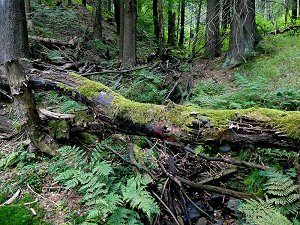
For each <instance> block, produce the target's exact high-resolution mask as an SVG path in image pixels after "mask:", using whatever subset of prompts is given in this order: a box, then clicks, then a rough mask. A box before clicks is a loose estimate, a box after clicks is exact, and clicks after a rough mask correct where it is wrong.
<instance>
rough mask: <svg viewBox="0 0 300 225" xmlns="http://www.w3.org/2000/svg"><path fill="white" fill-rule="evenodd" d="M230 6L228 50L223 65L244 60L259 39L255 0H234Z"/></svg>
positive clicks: (234, 64) (234, 63) (232, 64)
mask: <svg viewBox="0 0 300 225" xmlns="http://www.w3.org/2000/svg"><path fill="white" fill-rule="evenodd" d="M232 8H233V9H232V11H233V18H232V23H231V31H230V41H229V51H228V53H227V57H226V61H225V62H224V67H226V66H236V65H239V64H241V63H243V62H245V61H246V58H247V57H248V56H249V55H251V54H252V52H253V51H254V49H255V47H256V46H257V44H258V41H259V37H258V32H257V28H256V22H255V0H234V1H233V3H232Z"/></svg>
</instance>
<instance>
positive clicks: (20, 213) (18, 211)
mask: <svg viewBox="0 0 300 225" xmlns="http://www.w3.org/2000/svg"><path fill="white" fill-rule="evenodd" d="M0 224H1V225H28V224H31V225H38V224H40V221H39V219H38V218H35V217H34V216H33V215H32V213H31V211H30V210H29V209H27V208H26V207H25V206H23V205H7V206H2V207H0Z"/></svg>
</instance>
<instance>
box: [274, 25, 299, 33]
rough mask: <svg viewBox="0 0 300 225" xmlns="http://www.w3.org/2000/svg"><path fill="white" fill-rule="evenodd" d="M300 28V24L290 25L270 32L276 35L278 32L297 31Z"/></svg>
mask: <svg viewBox="0 0 300 225" xmlns="http://www.w3.org/2000/svg"><path fill="white" fill-rule="evenodd" d="M298 29H300V25H292V26H289V27H286V28H283V29H276V30H274V31H272V32H270V33H269V34H272V35H276V34H283V33H285V32H288V31H291V30H293V31H296V30H298Z"/></svg>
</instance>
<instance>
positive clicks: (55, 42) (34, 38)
mask: <svg viewBox="0 0 300 225" xmlns="http://www.w3.org/2000/svg"><path fill="white" fill-rule="evenodd" d="M28 38H29V40H32V41H37V42H41V43H44V44H48V45H56V46H64V47H67V48H75V47H76V45H75V42H74V40H73V39H71V40H70V41H69V42H66V41H61V40H57V39H53V38H43V37H38V36H30V35H29V36H28Z"/></svg>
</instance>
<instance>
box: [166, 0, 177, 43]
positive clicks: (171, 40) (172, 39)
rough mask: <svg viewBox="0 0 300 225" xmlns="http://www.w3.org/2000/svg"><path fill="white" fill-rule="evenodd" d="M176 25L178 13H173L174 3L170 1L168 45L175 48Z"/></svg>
mask: <svg viewBox="0 0 300 225" xmlns="http://www.w3.org/2000/svg"><path fill="white" fill-rule="evenodd" d="M175 23H176V13H175V12H174V11H173V3H172V2H171V1H169V4H168V44H169V45H170V46H175V44H176V40H175V35H176V34H175V29H176V27H175Z"/></svg>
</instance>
